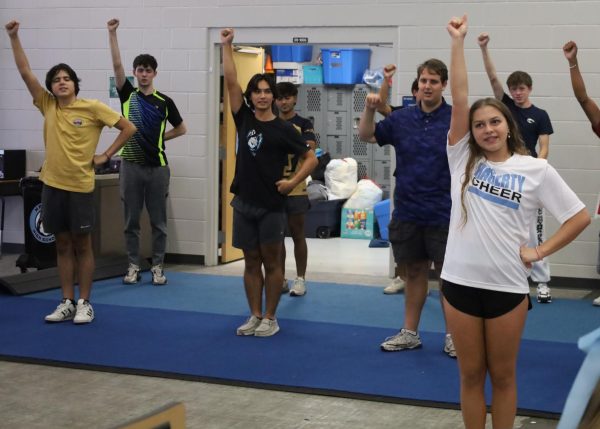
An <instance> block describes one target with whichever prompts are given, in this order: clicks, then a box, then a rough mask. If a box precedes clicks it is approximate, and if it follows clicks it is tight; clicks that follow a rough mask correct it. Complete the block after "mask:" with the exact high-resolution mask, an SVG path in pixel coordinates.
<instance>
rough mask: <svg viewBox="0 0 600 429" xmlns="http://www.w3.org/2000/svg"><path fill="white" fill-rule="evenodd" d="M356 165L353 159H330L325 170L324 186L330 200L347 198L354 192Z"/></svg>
mask: <svg viewBox="0 0 600 429" xmlns="http://www.w3.org/2000/svg"><path fill="white" fill-rule="evenodd" d="M357 181H358V165H357V163H356V160H354V159H353V158H344V159H332V160H331V161H329V163H328V164H327V167H326V168H325V186H327V193H328V195H329V198H328V199H330V200H338V199H341V198H349V197H350V196H351V195H352V194H353V193H354V191H355V190H356V182H357Z"/></svg>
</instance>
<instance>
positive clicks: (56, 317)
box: [44, 298, 75, 323]
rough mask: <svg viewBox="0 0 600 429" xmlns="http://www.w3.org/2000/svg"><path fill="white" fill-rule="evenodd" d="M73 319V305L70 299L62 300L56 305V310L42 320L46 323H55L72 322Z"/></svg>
mask: <svg viewBox="0 0 600 429" xmlns="http://www.w3.org/2000/svg"><path fill="white" fill-rule="evenodd" d="M73 317H75V305H74V304H73V301H71V300H70V299H67V298H64V299H63V300H62V301H61V302H60V304H58V306H57V307H56V310H54V311H53V312H52V313H50V314H49V315H47V316H46V317H45V318H44V319H45V320H46V322H52V323H56V322H64V321H66V320H72V319H73Z"/></svg>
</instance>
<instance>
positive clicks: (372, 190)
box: [344, 179, 383, 209]
mask: <svg viewBox="0 0 600 429" xmlns="http://www.w3.org/2000/svg"><path fill="white" fill-rule="evenodd" d="M382 197H383V191H382V190H381V188H380V187H379V186H378V185H377V183H375V182H373V181H372V180H371V179H362V180H360V181H359V182H358V184H357V186H356V191H354V193H353V194H352V196H351V197H350V198H349V199H348V201H346V202H345V203H344V208H347V209H372V208H373V207H374V206H375V204H377V203H378V202H379V201H381V198H382Z"/></svg>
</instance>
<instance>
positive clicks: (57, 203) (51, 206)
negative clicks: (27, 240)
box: [42, 184, 95, 234]
mask: <svg viewBox="0 0 600 429" xmlns="http://www.w3.org/2000/svg"><path fill="white" fill-rule="evenodd" d="M94 218H95V213H94V193H93V192H72V191H65V190H64V189H57V188H53V187H52V186H48V185H46V184H44V186H43V187H42V224H43V226H44V231H46V232H48V233H52V234H57V233H59V232H73V233H76V234H79V233H81V234H86V233H89V232H91V231H92V229H93V228H94Z"/></svg>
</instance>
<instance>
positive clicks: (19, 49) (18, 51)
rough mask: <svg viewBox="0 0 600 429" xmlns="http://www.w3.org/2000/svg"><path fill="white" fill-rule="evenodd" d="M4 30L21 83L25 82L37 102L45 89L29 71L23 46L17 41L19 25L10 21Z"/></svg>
mask: <svg viewBox="0 0 600 429" xmlns="http://www.w3.org/2000/svg"><path fill="white" fill-rule="evenodd" d="M5 28H6V32H7V33H8V37H9V39H10V46H11V47H12V51H13V55H14V57H15V64H16V65H17V70H19V73H20V74H21V78H22V79H23V82H25V85H26V86H27V89H28V90H29V93H30V94H31V96H32V97H33V99H34V100H37V99H38V98H39V97H40V96H41V95H42V93H43V92H44V91H45V89H44V87H43V86H42V85H41V84H40V82H39V81H38V79H37V77H36V76H35V74H34V73H33V71H32V70H31V67H30V66H29V61H28V60H27V55H25V51H24V50H23V46H21V40H20V39H19V23H18V22H17V21H14V20H13V21H10V22H9V23H8V24H6V25H5Z"/></svg>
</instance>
